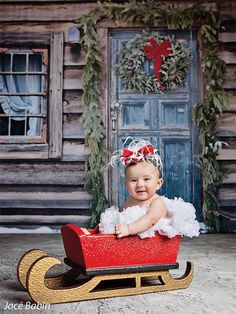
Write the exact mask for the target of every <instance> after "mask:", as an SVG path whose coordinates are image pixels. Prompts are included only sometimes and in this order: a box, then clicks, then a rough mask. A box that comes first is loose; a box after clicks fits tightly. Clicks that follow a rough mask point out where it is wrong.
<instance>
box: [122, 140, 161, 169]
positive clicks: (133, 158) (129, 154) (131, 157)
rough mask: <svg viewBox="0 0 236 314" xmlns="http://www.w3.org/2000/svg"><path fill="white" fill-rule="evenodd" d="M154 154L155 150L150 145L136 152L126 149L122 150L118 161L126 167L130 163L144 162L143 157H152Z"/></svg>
mask: <svg viewBox="0 0 236 314" xmlns="http://www.w3.org/2000/svg"><path fill="white" fill-rule="evenodd" d="M156 152H157V149H155V148H154V147H153V146H151V145H148V146H144V147H142V148H140V149H139V150H137V151H132V150H129V149H127V148H124V149H123V154H122V155H121V156H120V160H121V163H122V164H123V165H124V166H127V165H128V164H130V163H137V162H139V161H140V160H144V159H145V156H147V155H153V154H154V153H156Z"/></svg>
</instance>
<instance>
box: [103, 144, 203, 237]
mask: <svg viewBox="0 0 236 314" xmlns="http://www.w3.org/2000/svg"><path fill="white" fill-rule="evenodd" d="M119 161H120V162H121V163H122V165H123V166H124V167H125V186H126V188H127V190H128V192H129V199H128V200H127V202H126V203H125V204H124V206H123V207H122V209H121V210H120V209H118V208H116V207H114V206H112V207H111V208H108V209H106V210H105V212H104V213H103V214H102V215H101V221H100V224H99V230H100V232H101V233H115V234H116V235H117V237H118V238H122V237H125V236H128V235H135V234H138V235H139V236H140V237H141V238H145V237H150V236H154V235H155V231H158V232H159V233H161V234H164V235H167V236H169V237H173V236H175V235H177V234H180V235H187V236H190V237H192V236H194V235H195V236H197V235H198V234H199V224H198V222H197V221H196V220H195V218H196V216H195V209H194V207H193V206H192V204H190V203H186V202H184V201H183V200H182V199H175V200H170V199H168V198H166V197H164V196H159V195H157V194H156V191H157V190H159V189H160V188H161V186H162V184H163V179H162V177H161V175H162V167H163V166H162V161H161V158H160V156H159V154H158V153H157V150H156V149H155V148H154V147H153V146H152V145H151V144H150V143H149V142H147V141H144V140H140V141H138V140H133V141H132V142H131V144H130V145H129V147H128V149H123V151H121V152H120V151H118V152H115V153H114V154H113V156H112V158H111V161H110V164H111V166H117V163H118V162H119Z"/></svg>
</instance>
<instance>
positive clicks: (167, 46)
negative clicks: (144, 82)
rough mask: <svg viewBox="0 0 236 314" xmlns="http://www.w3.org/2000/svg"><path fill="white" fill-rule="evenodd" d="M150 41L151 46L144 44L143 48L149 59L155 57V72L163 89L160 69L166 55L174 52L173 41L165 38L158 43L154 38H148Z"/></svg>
mask: <svg viewBox="0 0 236 314" xmlns="http://www.w3.org/2000/svg"><path fill="white" fill-rule="evenodd" d="M148 42H149V43H150V44H151V46H144V47H143V49H144V51H145V52H146V58H147V59H149V60H151V59H153V62H154V72H155V75H156V78H157V81H158V82H159V84H160V88H161V89H162V88H163V86H162V84H161V73H160V70H161V67H162V64H163V62H164V57H167V56H169V55H170V54H171V53H172V52H173V51H172V49H171V42H170V41H169V40H167V39H165V40H163V42H162V43H160V44H158V42H157V41H156V40H155V39H153V38H150V39H148Z"/></svg>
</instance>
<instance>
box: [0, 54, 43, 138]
mask: <svg viewBox="0 0 236 314" xmlns="http://www.w3.org/2000/svg"><path fill="white" fill-rule="evenodd" d="M1 50H3V51H1ZM47 62H48V50H47V49H31V50H23V49H21V50H16V49H6V48H3V49H1V48H0V119H1V120H0V121H1V124H0V137H1V139H2V142H5V143H14V142H15V140H16V139H17V140H18V142H26V143H29V142H30V141H32V140H34V143H46V130H47V77H48V64H47Z"/></svg>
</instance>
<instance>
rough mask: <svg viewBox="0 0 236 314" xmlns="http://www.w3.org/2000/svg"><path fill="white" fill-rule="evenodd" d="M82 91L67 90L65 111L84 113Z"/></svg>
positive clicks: (64, 99) (65, 92)
mask: <svg viewBox="0 0 236 314" xmlns="http://www.w3.org/2000/svg"><path fill="white" fill-rule="evenodd" d="M81 98H82V92H81V91H77V90H76V91H75V90H74V91H73V90H66V91H64V96H63V113H83V108H82V105H81Z"/></svg>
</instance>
